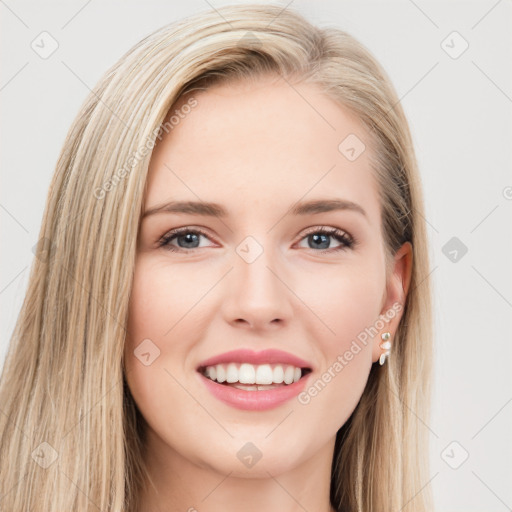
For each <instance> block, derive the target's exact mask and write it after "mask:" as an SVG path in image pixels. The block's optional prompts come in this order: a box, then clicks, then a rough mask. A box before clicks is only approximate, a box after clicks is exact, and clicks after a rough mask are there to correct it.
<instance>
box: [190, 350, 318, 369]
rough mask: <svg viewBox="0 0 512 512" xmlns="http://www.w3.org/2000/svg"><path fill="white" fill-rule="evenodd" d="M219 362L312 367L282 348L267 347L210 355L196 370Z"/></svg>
mask: <svg viewBox="0 0 512 512" xmlns="http://www.w3.org/2000/svg"><path fill="white" fill-rule="evenodd" d="M221 363H250V364H255V365H258V364H276V363H285V364H289V365H292V366H296V367H297V368H308V369H310V370H311V369H312V365H311V364H310V363H308V362H307V361H305V360H304V359H301V358H300V357H297V356H295V355H293V354H290V353H288V352H283V351H282V350H275V349H267V350H262V351H260V352H254V351H253V350H249V349H239V350H232V351H230V352H224V353H223V354H219V355H217V356H213V357H210V358H209V359H206V360H205V361H203V362H202V363H200V365H199V367H198V368H197V369H198V370H199V369H200V368H206V367H207V366H215V365H216V364H221Z"/></svg>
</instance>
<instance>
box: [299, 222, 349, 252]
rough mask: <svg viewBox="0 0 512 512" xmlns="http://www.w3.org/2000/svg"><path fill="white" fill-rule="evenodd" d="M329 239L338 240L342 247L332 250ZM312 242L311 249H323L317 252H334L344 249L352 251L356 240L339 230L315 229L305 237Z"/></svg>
mask: <svg viewBox="0 0 512 512" xmlns="http://www.w3.org/2000/svg"><path fill="white" fill-rule="evenodd" d="M329 238H334V239H336V240H337V241H338V242H339V243H340V244H341V245H340V246H339V247H333V248H330V247H329V246H330V241H329ZM304 239H306V240H307V241H308V242H311V245H310V248H312V249H321V250H320V251H316V252H333V251H340V250H344V249H351V248H352V247H353V245H354V239H353V238H352V237H351V236H350V235H349V234H348V233H346V232H344V231H341V230H340V229H337V228H324V227H322V228H315V229H314V230H312V231H310V232H309V233H308V234H306V236H305V237H304Z"/></svg>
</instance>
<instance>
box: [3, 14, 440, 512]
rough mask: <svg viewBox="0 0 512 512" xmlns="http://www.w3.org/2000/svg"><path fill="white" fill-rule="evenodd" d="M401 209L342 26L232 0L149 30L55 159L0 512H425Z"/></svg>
mask: <svg viewBox="0 0 512 512" xmlns="http://www.w3.org/2000/svg"><path fill="white" fill-rule="evenodd" d="M219 15H220V16H219ZM422 214H423V199H422V192H421V185H420V179H419V176H418V171H417V166H416V162H415V157H414V151H413V147H412V143H411V137H410V134H409V129H408V126H407V121H406V119H405V117H404V114H403V111H402V109H401V106H400V104H399V102H398V99H397V96H396V93H395V91H394V89H393V87H392V85H391V84H390V82H389V79H388V78H387V77H386V75H385V73H384V71H383V70H382V68H381V67H380V66H379V65H378V63H377V62H376V61H375V59H374V58H373V57H372V56H371V55H370V54H369V52H368V51H367V50H366V49H365V48H364V47H363V46H362V45H361V44H359V43H358V42H357V41H356V40H354V38H352V37H351V36H349V35H348V34H346V33H344V32H342V31H340V30H337V29H333V28H328V29H320V28H316V27H314V26H312V25H311V24H309V23H308V22H307V21H306V20H305V19H303V18H302V17H301V16H300V15H298V14H297V13H294V12H293V11H291V10H289V9H288V10H284V11H283V10H282V8H281V7H277V6H260V5H251V6H228V7H223V8H220V9H218V10H217V11H211V12H206V13H202V14H199V15H196V16H193V17H191V18H188V19H186V20H184V21H181V22H179V23H176V24H173V25H169V26H166V27H163V28H162V29H160V30H158V31H156V32H154V33H153V34H151V35H150V36H148V37H147V38H146V39H144V40H143V41H141V42H140V43H139V44H138V45H136V46H135V47H134V48H133V49H132V50H131V51H129V52H128V53H127V54H126V55H125V56H123V57H122V58H121V60H120V61H119V62H118V63H117V64H116V65H115V66H114V67H113V68H112V69H111V70H109V71H108V72H107V73H106V75H105V77H104V78H103V79H102V80H101V82H100V83H99V84H98V86H97V87H96V88H95V90H94V92H93V94H91V95H90V97H89V98H88V99H87V101H86V102H85V104H84V106H83V108H82V110H81V112H80V113H79V115H78V117H77V119H76V121H75V122H74V124H73V126H72V128H71V130H70V133H69V135H68V137H67V140H66V142H65V145H64V149H63V151H62V154H61V156H60V158H59V161H58V163H57V169H56V172H55V176H54V179H53V182H52V184H51V187H50V192H49V196H48V202H47V207H46V211H45V215H44V219H43V223H42V229H41V235H40V244H39V247H40V250H39V251H38V254H36V256H37V257H36V259H35V260H34V264H33V268H32V271H31V277H30V281H29V286H28V290H27V294H26V298H25V301H24V304H23V307H22V310H21V312H20V315H19V319H18V322H17V325H16V328H15V331H14V334H13V338H12V341H11V345H10V347H9V352H8V356H7V359H6V363H5V367H4V370H3V374H2V379H1V382H0V403H1V404H2V405H1V407H2V412H3V414H2V415H1V416H0V460H1V463H0V464H1V466H0V482H1V483H0V492H1V494H0V496H1V501H0V503H1V504H2V509H3V510H6V511H14V510H16V511H18V510H45V511H51V512H53V511H63V510H74V511H85V510H97V509H99V510H109V511H127V512H128V511H129V512H131V511H137V512H138V511H157V510H200V511H202V510H204V511H213V510H224V511H229V510H235V508H236V509H237V510H240V509H243V510H251V511H252V510H269V511H273V510H276V511H277V510H279V511H283V510H290V511H292V510H304V509H305V510H315V511H326V512H327V511H330V512H332V511H343V512H347V511H364V512H370V511H377V510H379V511H381V510H382V511H386V510H402V511H412V510H414V511H416V512H418V511H427V510H431V505H430V491H429V489H428V487H424V486H425V483H426V482H427V480H428V472H427V463H426V461H427V460H428V452H427V451H426V450H427V445H426V440H427V439H426V436H427V433H426V431H425V429H424V427H423V426H422V423H421V422H420V420H419V418H422V419H423V420H425V419H426V416H427V414H428V399H429V385H430V381H429V379H430V371H431V353H430V352H431V332H430V329H431V320H430V318H431V305H430V285H429V280H428V273H429V271H428V268H429V267H428V254H427V245H426V234H425V225H424V221H423V217H422Z"/></svg>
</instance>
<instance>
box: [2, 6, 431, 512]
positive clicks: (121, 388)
mask: <svg viewBox="0 0 512 512" xmlns="http://www.w3.org/2000/svg"><path fill="white" fill-rule="evenodd" d="M268 73H273V74H275V75H276V76H277V75H279V76H281V77H282V78H284V79H285V80H287V81H289V82H290V84H291V83H292V82H294V83H297V82H299V81H302V82H308V83H312V84H316V85H318V86H320V87H321V88H322V91H324V92H325V94H326V95H328V96H329V97H331V98H332V99H334V100H335V101H337V102H338V103H339V104H340V105H342V106H343V107H345V108H347V109H349V110H350V111H352V112H354V113H355V114H356V115H357V116H358V118H359V119H360V120H361V121H362V122H363V123H364V124H365V126H366V127H368V129H369V133H370V134H371V155H372V156H373V160H372V170H373V171H374V173H375V177H376V179H377V182H378V187H379V193H380V200H381V213H382V233H383V238H384V243H385V249H386V257H387V261H388V262H390V261H391V258H392V256H393V254H394V252H395V251H396V250H397V249H398V248H399V247H400V245H401V244H402V243H404V242H406V241H409V242H410V243H411V244H412V247H413V268H412V277H411V283H410V289H409V293H408V295H407V300H406V302H405V304H404V311H403V317H402V319H401V321H400V324H399V327H398V331H397V333H396V335H395V338H394V344H393V352H392V356H391V358H390V359H389V360H388V361H387V363H386V364H385V365H384V366H382V367H380V366H379V365H373V367H372V370H371V371H370V375H369V379H368V383H367V386H366V388H365V390H364V392H363V395H362V397H361V400H360V402H359V404H358V405H357V407H356V409H355V410H354V411H353V413H352V415H351V416H350V418H349V420H348V421H347V422H346V424H345V425H343V426H342V427H341V428H340V430H339V431H338V433H337V437H336V444H335V452H334V459H333V464H332V475H331V496H330V499H331V503H332V505H333V506H334V507H335V508H336V509H338V510H344V511H350V512H372V511H383V512H385V511H391V510H402V511H403V512H407V511H414V512H426V511H427V510H428V511H430V510H431V505H430V499H431V498H430V490H429V488H428V486H426V487H425V488H424V486H425V484H426V483H427V481H428V478H429V476H428V467H427V461H428V451H427V450H428V444H427V442H428V438H427V432H426V429H425V427H424V425H423V424H422V423H421V421H420V420H423V421H426V420H427V417H428V414H429V399H430V374H431V360H432V356H431V351H432V342H431V337H432V333H431V296H430V294H431V292H430V283H429V262H428V245H427V238H426V230H425V221H424V206H423V197H422V190H421V182H420V178H419V175H418V170H417V164H416V159H415V155H414V150H413V145H412V141H411V136H410V132H409V128H408V124H407V121H406V118H405V116H404V113H403V111H402V108H401V105H400V103H399V100H398V98H397V95H396V92H395V90H394V88H393V86H392V85H391V83H390V81H389V78H388V77H387V76H386V74H385V72H384V70H383V69H382V68H381V66H380V65H379V64H378V63H377V62H376V60H375V59H374V57H373V56H372V55H371V54H370V52H369V51H368V50H367V49H366V48H365V47H364V46H363V45H361V44H360V43H359V42H358V41H357V40H355V39H354V38H353V37H351V36H350V35H349V34H347V33H345V32H343V31H342V30H339V29H337V28H331V27H325V28H319V27H315V26H313V25H311V24H310V23H309V22H308V21H306V20H305V19H304V18H303V17H302V16H301V15H299V14H298V13H296V12H294V11H292V10H290V9H287V10H282V8H281V7H278V6H276V5H256V4H254V5H243V6H242V5H240V6H226V7H222V8H219V9H217V10H216V11H208V12H203V13H200V14H196V15H194V16H191V17H189V18H186V19H185V20H182V21H180V22H177V23H173V24H170V25H167V26H164V27H163V28H161V29H159V30H157V31H155V32H153V33H152V34H151V35H149V36H148V37H146V38H145V39H143V40H142V41H141V42H139V43H138V44H137V45H136V46H134V47H133V48H132V49H131V50H130V51H129V52H127V53H126V54H125V55H124V56H123V57H122V58H121V59H120V60H119V61H118V62H117V63H116V64H115V65H114V66H113V67H112V68H111V69H110V70H108V71H107V72H106V74H105V75H104V77H103V78H102V79H101V80H100V82H99V83H98V85H97V86H96V87H95V88H94V91H93V92H92V94H90V95H89V97H88V98H87V99H86V101H85V103H84V104H83V106H82V108H81V110H80V112H79V114H78V116H77V117H76V119H75V121H74V123H73V125H72V127H71V128H70V131H69V133H68V135H67V138H66V140H65V143H64V147H63V149H62V152H61V154H60V156H59V159H58V162H57V165H56V170H55V174H54V176H53V179H52V182H51V186H50V189H49V194H48V198H47V203H46V207H45V212H44V217H43V221H42V226H41V230H40V236H39V240H40V241H39V250H38V251H37V254H36V257H35V258H34V260H33V263H32V267H31V271H30V278H29V283H28V289H27V292H26V296H25V298H24V302H23V305H22V308H21V311H20V313H19V317H18V319H17V323H16V326H15V329H14V331H13V335H12V338H11V341H10V345H9V348H8V353H7V357H6V361H5V365H4V368H3V373H2V376H1V380H0V412H1V414H0V508H1V509H2V510H5V511H6V512H15V511H16V512H18V511H22V510H23V511H36V510H37V511H41V510H44V511H46V512H62V511H64V510H66V511H71V510H73V511H77V512H84V511H89V510H97V509H100V510H103V511H116V512H121V511H124V512H135V511H136V510H137V502H138V501H137V499H138V495H139V489H140V486H141V485H142V483H143V482H144V481H145V479H146V477H147V475H148V473H147V468H145V467H144V465H143V462H142V459H143V458H142V453H143V446H144V444H143V443H144V420H143V418H142V417H141V415H140V413H139V411H138V409H137V407H136V405H135V403H134V400H133V398H132V397H131V395H130V393H129V390H128V389H127V385H126V379H125V371H124V361H123V347H124V342H125V338H126V325H127V312H128V303H129V297H130V293H131V286H132V280H133V273H134V265H135V256H136V241H137V235H138V229H139V223H140V218H141V212H142V209H143V207H144V192H145V187H146V177H147V172H148V164H149V159H150V157H151V149H152V148H153V147H154V145H155V143H156V140H157V138H160V137H161V128H162V125H163V123H164V121H165V119H166V115H167V113H168V112H169V110H170V108H171V107H172V106H173V104H174V103H175V102H176V101H177V100H178V99H180V98H181V97H182V95H184V94H185V93H187V92H190V91H193V90H195V89H198V90H206V89H207V88H208V86H209V85H212V84H216V83H220V82H223V81H227V82H229V81H231V80H239V79H252V78H258V77H259V76H261V75H263V74H268ZM388 268H389V267H388Z"/></svg>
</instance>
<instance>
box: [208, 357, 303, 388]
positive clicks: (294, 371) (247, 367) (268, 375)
mask: <svg viewBox="0 0 512 512" xmlns="http://www.w3.org/2000/svg"><path fill="white" fill-rule="evenodd" d="M204 375H205V376H206V377H208V378H209V379H211V380H214V381H217V382H219V383H223V382H226V383H229V384H234V383H240V384H241V385H243V384H259V385H261V386H266V385H272V384H282V383H283V382H284V383H285V384H292V383H293V382H297V381H298V380H299V379H300V378H301V376H302V370H301V369H300V368H298V367H295V366H291V365H281V364H275V365H274V364H272V365H271V364H261V365H253V364H249V363H242V364H239V363H229V364H227V365H225V364H217V365H214V366H208V367H207V368H206V369H205V372H204ZM237 387H238V386H237ZM242 387H243V386H242ZM255 388H256V387H254V388H250V389H255ZM258 389H259V388H258ZM262 389H265V388H262Z"/></svg>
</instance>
